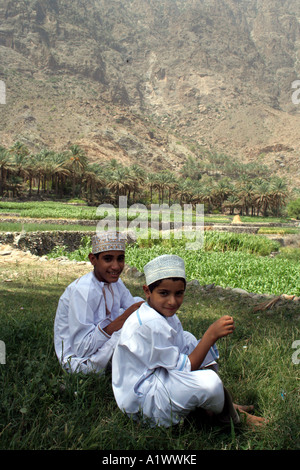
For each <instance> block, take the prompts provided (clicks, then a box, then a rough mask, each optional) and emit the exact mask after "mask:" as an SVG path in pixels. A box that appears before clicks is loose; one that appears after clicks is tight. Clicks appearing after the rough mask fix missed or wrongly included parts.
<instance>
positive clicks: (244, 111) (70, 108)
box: [0, 0, 300, 185]
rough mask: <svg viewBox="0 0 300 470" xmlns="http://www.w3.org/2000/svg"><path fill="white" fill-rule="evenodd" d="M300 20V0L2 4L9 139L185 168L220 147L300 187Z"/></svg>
mask: <svg viewBox="0 0 300 470" xmlns="http://www.w3.org/2000/svg"><path fill="white" fill-rule="evenodd" d="M299 20H300V4H299V1H298V0H272V1H270V0H122V1H117V0H72V1H71V0H14V1H11V0H2V2H1V4H0V80H2V81H3V82H4V83H5V85H6V104H5V105H4V104H0V112H1V123H0V138H1V141H2V145H6V146H9V145H11V144H12V143H13V142H14V141H16V140H21V141H22V142H25V143H26V144H27V145H28V146H29V147H30V148H31V149H32V150H33V151H36V150H38V149H41V148H43V147H48V148H51V149H55V150H61V149H64V148H67V146H68V145H70V143H78V144H79V145H81V146H82V147H83V148H84V149H85V151H86V153H87V155H88V156H89V158H90V160H91V161H103V160H107V159H110V158H116V159H117V160H120V161H122V162H123V163H124V164H129V163H140V164H141V165H144V166H147V167H149V165H151V166H152V169H153V170H160V169H163V168H170V169H172V170H175V171H176V170H178V169H179V168H180V167H181V165H182V164H183V163H184V161H185V160H186V158H187V156H188V155H192V156H195V157H196V158H200V156H203V155H205V152H207V151H210V152H217V153H224V154H227V155H229V156H230V157H231V158H232V159H235V160H241V161H244V162H245V161H246V162H256V161H257V162H259V163H265V164H267V165H269V167H270V174H271V173H272V174H279V175H281V176H286V177H287V179H288V181H290V182H291V183H292V184H293V185H299V182H300V169H299V155H300V140H299V128H300V126H299V124H300V104H298V101H299V100H296V101H295V100H292V96H295V90H294V89H293V88H292V85H293V84H295V83H297V82H296V81H297V80H299V79H300V63H299V53H300V34H299V33H300V24H299ZM296 91H297V90H296ZM293 92H294V95H293ZM299 94H300V93H299ZM202 158H203V157H202Z"/></svg>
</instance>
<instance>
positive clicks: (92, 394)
mask: <svg viewBox="0 0 300 470" xmlns="http://www.w3.org/2000/svg"><path fill="white" fill-rule="evenodd" d="M79 269H83V268H80V267H79V266H75V267H72V272H71V271H70V269H69V268H68V267H63V266H61V265H59V264H54V263H50V262H49V263H43V264H42V265H36V264H35V265H32V266H26V265H23V264H18V263H14V264H9V263H8V264H5V265H0V312H1V323H0V339H1V340H2V341H4V342H5V344H6V364H2V365H0V383H1V387H0V448H1V449H6V450H25V449H26V450H89V449H98V450H110V451H111V450H131V451H136V450H144V451H155V452H157V451H159V450H161V451H166V450H169V451H175V450H185V451H186V452H188V453H189V452H191V451H196V450H244V449H249V450H260V449H275V450H276V449H277V450H279V449H291V450H292V449H298V448H299V444H300V442H299V378H300V377H299V370H300V369H299V368H300V364H294V363H293V361H292V354H293V353H294V352H295V350H293V348H292V344H293V342H294V341H295V340H298V339H300V331H299V311H298V312H297V311H296V310H295V309H293V308H292V307H293V305H294V304H293V303H287V304H285V305H283V306H281V307H280V308H279V307H274V310H269V311H266V312H260V314H257V313H253V307H254V305H255V304H254V303H253V301H251V300H249V299H248V300H246V299H244V298H242V299H241V298H240V297H239V296H237V297H233V296H231V295H230V294H229V293H228V292H227V291H218V290H213V289H212V290H209V291H203V290H201V289H197V288H194V287H193V288H192V287H188V289H187V292H186V296H185V300H184V303H183V305H182V307H181V309H180V312H179V313H178V315H179V317H180V318H181V321H182V323H183V326H184V328H185V329H187V330H189V331H191V332H192V333H194V334H195V335H196V336H197V337H201V335H202V334H203V332H204V331H205V329H206V328H207V327H208V325H209V324H210V323H211V322H213V321H214V320H215V319H217V318H218V317H219V316H221V315H223V314H225V313H230V314H232V315H233V316H234V319H235V324H236V330H235V332H234V333H233V335H232V336H230V337H228V338H226V339H223V340H220V341H219V342H218V347H219V350H220V376H221V378H222V380H223V382H224V384H225V385H226V386H227V388H229V390H230V391H231V393H232V395H233V398H234V400H235V401H236V402H240V403H247V404H250V403H251V404H254V406H255V410H256V413H257V414H259V415H260V416H265V417H267V418H268V419H269V424H268V425H267V426H266V427H264V428H262V429H256V430H255V431H253V430H251V429H249V428H248V427H247V426H246V424H244V423H243V424H242V425H241V426H240V427H238V428H235V429H230V428H223V427H218V426H214V427H212V426H210V425H209V424H201V423H199V422H198V423H197V422H196V421H195V420H194V419H193V417H190V418H188V419H187V420H186V421H185V423H182V424H180V425H178V426H175V427H173V428H169V429H164V428H163V429H161V428H155V429H150V428H147V427H143V426H140V425H139V424H136V423H133V422H132V421H131V420H129V419H128V418H127V417H126V416H124V415H123V414H122V413H121V411H120V410H119V409H118V408H117V405H116V403H115V401H114V397H113V393H112V389H111V381H110V376H109V375H106V376H102V377H99V376H97V375H90V376H82V375H80V374H79V375H68V374H66V373H64V372H63V371H62V370H61V368H60V366H59V364H58V361H57V358H56V356H55V353H54V348H53V322H54V315H55V310H56V306H57V302H58V299H59V296H60V295H61V293H62V292H63V290H64V288H65V287H66V286H67V285H68V284H69V283H70V282H71V281H72V280H73V279H75V278H76V277H78V276H79V275H80V273H81V272H82V271H79ZM7 279H12V281H11V282H7ZM123 279H124V282H125V283H126V285H127V286H128V287H129V288H130V289H131V291H132V293H133V294H134V295H142V286H141V284H140V283H139V281H137V280H133V279H129V278H126V277H124V278H123ZM245 346H246V348H245Z"/></svg>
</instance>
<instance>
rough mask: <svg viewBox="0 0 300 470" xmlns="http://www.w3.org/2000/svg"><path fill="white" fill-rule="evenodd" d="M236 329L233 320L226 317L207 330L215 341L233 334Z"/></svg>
mask: <svg viewBox="0 0 300 470" xmlns="http://www.w3.org/2000/svg"><path fill="white" fill-rule="evenodd" d="M234 329H235V326H234V321H233V318H232V317H230V316H229V315H224V316H223V317H221V318H219V319H218V320H217V321H215V322H214V323H213V324H212V325H210V327H209V328H208V330H207V333H208V334H209V335H210V336H211V337H212V338H213V341H214V342H215V341H217V339H219V338H222V337H223V336H227V335H229V334H231V333H233V330H234Z"/></svg>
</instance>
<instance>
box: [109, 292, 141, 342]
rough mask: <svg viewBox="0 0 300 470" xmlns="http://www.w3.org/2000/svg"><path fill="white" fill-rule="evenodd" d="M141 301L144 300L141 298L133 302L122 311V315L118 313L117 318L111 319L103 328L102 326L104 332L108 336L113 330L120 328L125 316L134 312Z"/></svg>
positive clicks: (125, 318)
mask: <svg viewBox="0 0 300 470" xmlns="http://www.w3.org/2000/svg"><path fill="white" fill-rule="evenodd" d="M142 303H144V300H142V301H141V302H136V303H135V304H133V305H131V306H130V307H128V308H127V309H126V310H125V311H124V312H123V313H122V315H120V316H119V317H118V318H116V319H115V320H113V321H112V322H111V323H110V324H109V325H107V326H106V327H105V328H103V330H104V331H105V333H107V334H108V335H109V336H111V335H112V334H113V333H114V332H115V331H118V330H120V329H121V328H122V326H123V325H124V323H125V321H126V320H127V318H128V317H129V316H130V315H131V314H132V313H133V312H135V311H136V310H137V309H138V308H139V307H140V306H141V305H142Z"/></svg>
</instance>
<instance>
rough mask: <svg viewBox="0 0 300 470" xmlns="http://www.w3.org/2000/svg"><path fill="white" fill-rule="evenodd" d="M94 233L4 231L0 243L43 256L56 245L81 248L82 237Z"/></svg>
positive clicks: (0, 236)
mask: <svg viewBox="0 0 300 470" xmlns="http://www.w3.org/2000/svg"><path fill="white" fill-rule="evenodd" d="M94 234H95V230H93V231H91V232H87V231H84V232H67V231H56V232H28V233H26V232H21V233H18V232H6V233H4V232H2V233H0V243H1V244H4V245H11V246H14V247H16V248H19V249H20V250H23V251H30V252H31V253H32V254H34V255H38V256H42V255H46V254H48V253H50V252H51V251H52V250H53V249H54V248H55V247H56V246H66V247H67V248H68V250H70V251H74V250H76V249H77V248H79V246H80V243H81V239H82V237H84V236H91V235H94Z"/></svg>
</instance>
